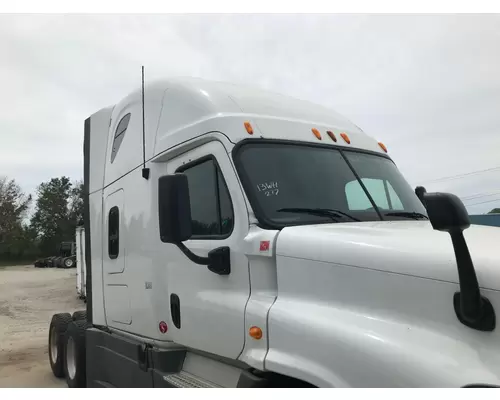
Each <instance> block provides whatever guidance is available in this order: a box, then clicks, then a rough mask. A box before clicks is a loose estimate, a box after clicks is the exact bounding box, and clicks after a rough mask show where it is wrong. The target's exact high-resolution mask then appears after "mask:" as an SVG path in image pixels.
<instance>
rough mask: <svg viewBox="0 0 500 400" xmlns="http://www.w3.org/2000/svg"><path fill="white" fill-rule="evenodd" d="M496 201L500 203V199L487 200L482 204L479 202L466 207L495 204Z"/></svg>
mask: <svg viewBox="0 0 500 400" xmlns="http://www.w3.org/2000/svg"><path fill="white" fill-rule="evenodd" d="M495 201H498V202H500V199H493V200H486V201H481V202H479V203H472V204H466V206H467V207H471V206H477V205H479V204H486V203H493V202H495Z"/></svg>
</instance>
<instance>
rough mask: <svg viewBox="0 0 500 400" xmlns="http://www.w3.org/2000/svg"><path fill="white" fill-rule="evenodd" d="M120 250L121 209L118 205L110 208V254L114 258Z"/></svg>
mask: <svg viewBox="0 0 500 400" xmlns="http://www.w3.org/2000/svg"><path fill="white" fill-rule="evenodd" d="M119 250H120V211H119V210H118V207H112V208H111V209H110V210H109V217H108V255H109V258H111V259H112V260H113V259H115V258H118V253H119Z"/></svg>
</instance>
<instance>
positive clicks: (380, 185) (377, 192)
mask: <svg viewBox="0 0 500 400" xmlns="http://www.w3.org/2000/svg"><path fill="white" fill-rule="evenodd" d="M361 180H362V181H363V184H364V185H365V187H366V189H367V190H368V192H369V193H370V196H371V197H372V199H373V201H374V202H375V204H376V205H377V206H378V207H380V208H384V209H386V210H404V207H403V203H402V202H401V200H400V198H399V197H398V195H397V194H396V192H395V190H394V188H393V187H392V185H391V184H390V182H388V181H386V180H381V179H370V178H362V179H361ZM345 194H346V198H347V204H348V206H349V210H353V211H354V210H360V211H361V210H366V209H369V208H371V207H372V204H371V203H370V199H369V198H368V196H367V195H366V194H365V192H364V190H363V188H362V187H361V185H360V184H359V182H358V181H357V180H355V181H351V182H349V183H347V184H346V186H345Z"/></svg>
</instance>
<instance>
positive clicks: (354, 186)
mask: <svg viewBox="0 0 500 400" xmlns="http://www.w3.org/2000/svg"><path fill="white" fill-rule="evenodd" d="M235 161H236V166H237V169H238V173H239V174H240V177H241V179H242V182H243V185H244V187H245V191H246V193H247V195H248V198H249V200H250V202H251V204H252V208H253V209H254V211H255V213H256V216H257V218H258V219H259V221H260V222H261V223H262V224H264V225H270V226H273V227H278V228H279V227H284V226H289V225H302V224H311V223H323V222H332V221H333V222H356V221H379V220H381V219H383V220H402V219H407V220H411V219H426V218H427V214H426V211H425V208H424V207H423V205H422V203H421V202H420V200H419V199H418V197H417V196H416V195H415V193H414V191H413V190H412V188H411V187H410V185H409V184H408V183H407V182H406V181H405V179H404V178H403V176H402V175H401V174H400V172H399V170H398V169H397V168H396V166H395V165H394V163H393V162H392V161H391V160H390V159H389V158H386V157H384V156H379V155H376V154H370V153H363V152H356V151H351V150H349V151H341V150H339V149H337V148H334V147H324V146H314V145H301V144H287V143H276V142H274V143H272V142H255V143H251V142H250V143H247V144H244V145H242V146H241V147H240V148H239V149H238V151H237V153H236V155H235Z"/></svg>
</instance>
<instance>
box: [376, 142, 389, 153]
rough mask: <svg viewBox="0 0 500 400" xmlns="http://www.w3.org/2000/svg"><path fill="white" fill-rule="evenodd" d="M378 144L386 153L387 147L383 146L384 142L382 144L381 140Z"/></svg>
mask: <svg viewBox="0 0 500 400" xmlns="http://www.w3.org/2000/svg"><path fill="white" fill-rule="evenodd" d="M378 145H379V146H380V148H381V149H382V150H384V151H385V152H386V153H387V147H385V144H383V143H382V142H378Z"/></svg>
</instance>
